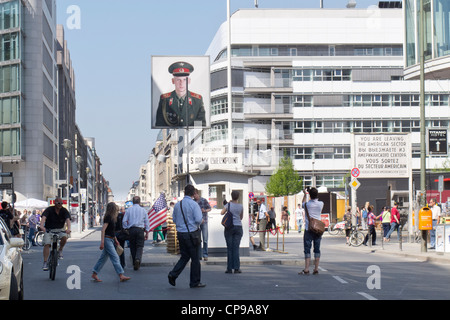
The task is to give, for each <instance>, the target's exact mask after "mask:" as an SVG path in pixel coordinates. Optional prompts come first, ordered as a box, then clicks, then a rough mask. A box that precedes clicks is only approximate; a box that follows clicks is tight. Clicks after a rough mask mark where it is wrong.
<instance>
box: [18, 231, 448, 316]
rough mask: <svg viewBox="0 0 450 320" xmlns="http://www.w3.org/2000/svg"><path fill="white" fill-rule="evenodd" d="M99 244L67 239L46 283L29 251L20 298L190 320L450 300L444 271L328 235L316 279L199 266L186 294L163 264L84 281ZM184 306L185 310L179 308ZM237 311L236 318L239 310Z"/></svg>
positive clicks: (283, 268)
mask: <svg viewBox="0 0 450 320" xmlns="http://www.w3.org/2000/svg"><path fill="white" fill-rule="evenodd" d="M99 239H100V232H98V231H96V232H94V233H92V234H90V235H89V236H87V237H85V238H84V239H80V240H75V239H72V240H70V241H69V242H68V244H67V247H66V249H65V251H64V259H63V260H61V261H60V265H59V266H58V269H57V275H56V280H54V281H51V280H50V279H49V277H48V272H44V271H42V269H41V267H42V248H41V247H33V248H32V249H31V250H30V251H28V252H24V253H23V257H24V265H25V267H24V269H25V271H24V273H25V275H24V287H25V299H26V300H82V301H109V300H121V301H125V300H127V301H132V300H138V301H144V300H160V302H158V301H153V302H152V304H153V305H154V304H156V305H159V306H164V308H165V309H168V311H169V312H173V313H174V314H175V315H176V314H182V312H183V311H186V312H190V314H192V312H199V311H198V310H197V311H195V310H194V309H192V308H193V307H194V306H201V305H214V306H216V305H217V306H222V308H221V312H222V314H225V313H226V310H228V311H230V312H231V309H232V307H229V308H228V309H226V307H227V306H228V305H229V304H231V305H233V308H234V306H235V305H240V304H244V305H246V306H254V307H255V308H256V306H259V305H269V306H271V308H270V309H268V310H267V313H269V312H280V311H281V310H280V309H285V307H286V305H288V306H289V308H290V307H293V308H296V307H297V305H296V303H297V301H298V300H334V301H336V300H338V301H343V300H353V301H367V300H389V301H397V300H441V299H445V300H446V299H450V290H448V283H449V278H450V266H449V265H446V264H435V263H430V262H423V261H420V260H418V259H415V258H408V257H404V256H396V255H375V254H371V253H370V251H361V250H351V249H349V247H347V246H345V245H344V244H343V238H342V237H332V236H331V237H325V238H324V239H323V240H322V258H321V263H320V272H319V275H309V276H304V275H298V272H299V271H300V270H302V268H303V265H302V264H301V263H300V265H297V264H296V263H292V264H282V265H280V264H276V265H271V264H270V263H269V262H268V261H264V262H262V263H258V264H246V265H243V266H242V271H243V273H242V274H225V273H224V271H225V265H223V264H220V263H219V264H203V265H202V282H204V283H206V284H207V286H206V287H205V288H201V289H191V288H189V285H188V283H189V268H188V267H187V269H185V271H184V272H183V273H182V274H181V276H180V277H179V278H178V279H177V285H176V286H175V287H172V286H170V285H169V284H168V281H167V274H168V272H169V271H170V270H171V268H172V267H171V266H170V265H164V264H162V265H157V264H156V265H147V266H143V267H141V269H140V270H138V271H134V270H133V269H132V266H131V263H129V265H128V266H127V267H126V268H125V274H126V275H127V276H130V277H131V280H130V281H128V282H125V283H120V282H119V281H118V277H117V275H116V274H115V272H114V269H113V267H112V264H111V263H110V262H107V263H106V265H105V267H104V268H103V270H102V272H101V273H100V274H99V277H100V278H101V279H102V280H103V282H102V283H94V282H92V281H91V280H90V276H91V270H92V267H93V266H94V264H95V263H96V261H97V259H98V257H99V256H100V250H99V248H98V246H99ZM344 241H345V240H344ZM294 245H296V244H294ZM146 246H151V243H150V241H147V242H146ZM126 250H128V249H126ZM294 250H295V247H294ZM302 251H303V249H302V244H301V243H299V244H298V258H299V260H298V261H302V258H303V253H302ZM126 253H127V252H126ZM274 254H275V253H273V252H272V253H270V252H268V253H267V255H268V259H267V260H270V259H269V255H274ZM128 256H129V254H128ZM168 301H172V302H173V303H169V302H168ZM160 303H161V304H160ZM147 305H148V303H147ZM169 306H173V308H172V307H169ZM188 306H189V307H190V308H191V309H183V308H188ZM217 308H218V307H217ZM222 309H223V310H222ZM205 310H206V309H205ZM255 310H256V309H255ZM255 310H253V311H255ZM262 310H263V309H262ZM248 311H249V310H246V312H248ZM205 312H206V311H205ZM218 312H219V311H217V309H216V316H217V315H219V313H218ZM238 312H243V311H242V310H240V309H239V310H238ZM261 312H262V311H261ZM235 315H236V314H235Z"/></svg>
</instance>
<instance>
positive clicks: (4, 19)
mask: <svg viewBox="0 0 450 320" xmlns="http://www.w3.org/2000/svg"><path fill="white" fill-rule="evenodd" d="M19 6H20V4H19V1H18V0H16V1H11V2H5V3H2V4H0V30H6V29H10V28H18V27H19V24H20V19H19V14H20V13H19Z"/></svg>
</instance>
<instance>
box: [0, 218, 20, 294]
mask: <svg viewBox="0 0 450 320" xmlns="http://www.w3.org/2000/svg"><path fill="white" fill-rule="evenodd" d="M22 246H23V239H22V238H13V237H12V235H11V232H10V231H9V228H7V227H6V224H5V222H4V221H3V219H1V218H0V300H23V260H22V254H21V248H22Z"/></svg>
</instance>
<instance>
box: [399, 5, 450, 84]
mask: <svg viewBox="0 0 450 320" xmlns="http://www.w3.org/2000/svg"><path fill="white" fill-rule="evenodd" d="M421 2H422V3H423V10H424V55H425V61H426V65H425V74H426V75H425V77H426V79H449V78H450V2H449V1H448V0H405V1H404V3H405V5H404V9H403V10H404V17H405V66H406V69H405V79H417V78H419V75H420V70H419V64H420V54H419V46H418V43H419V27H420V23H419V22H420V3H421Z"/></svg>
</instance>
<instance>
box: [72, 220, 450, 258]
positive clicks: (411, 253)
mask: <svg viewBox="0 0 450 320" xmlns="http://www.w3.org/2000/svg"><path fill="white" fill-rule="evenodd" d="M100 230H101V227H94V228H89V229H88V230H84V231H83V232H81V233H79V232H76V231H72V236H71V239H72V240H77V239H83V238H85V237H87V236H88V235H90V234H92V233H94V232H96V231H98V232H100ZM303 234H304V233H298V232H297V231H295V230H291V231H290V233H288V234H285V235H284V248H283V239H282V238H283V236H282V235H279V242H278V248H277V241H276V236H273V235H272V234H271V235H270V237H269V250H268V251H255V250H253V248H250V250H249V255H247V256H241V258H240V260H241V265H256V264H258V265H264V264H267V265H303V264H304V257H303ZM393 238H395V239H393ZM393 238H391V241H390V242H385V243H383V244H382V243H381V242H382V237H380V235H379V233H378V234H377V240H378V241H377V245H375V246H370V245H368V246H364V245H361V246H359V247H351V246H348V245H345V237H344V236H343V235H337V236H332V235H330V234H328V233H327V232H325V233H324V235H323V239H322V243H323V248H327V249H328V250H333V249H337V250H342V251H347V250H348V251H353V252H362V253H372V254H387V255H396V256H400V257H408V258H414V259H417V260H420V261H424V262H434V263H449V264H450V253H440V252H436V251H435V250H430V249H427V252H421V244H420V243H409V242H407V240H408V236H407V234H406V233H404V234H403V241H405V242H403V243H402V247H401V249H400V245H399V243H398V242H397V238H396V236H395V237H393ZM255 241H256V243H258V242H259V240H258V237H256V238H255ZM325 246H326V247H325ZM428 246H429V244H428ZM179 258H180V255H179V254H171V253H168V252H167V245H166V244H155V245H153V244H152V243H151V240H147V241H146V242H145V246H144V253H143V259H142V264H141V266H143V267H144V266H172V265H175V264H176V263H177V261H178V259H179ZM226 261H227V258H226V256H209V258H208V261H202V263H204V264H206V265H226Z"/></svg>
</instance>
